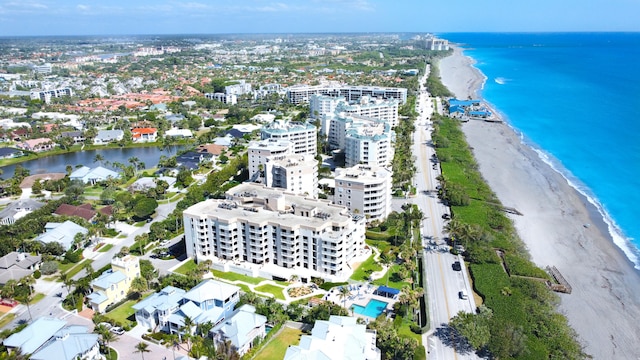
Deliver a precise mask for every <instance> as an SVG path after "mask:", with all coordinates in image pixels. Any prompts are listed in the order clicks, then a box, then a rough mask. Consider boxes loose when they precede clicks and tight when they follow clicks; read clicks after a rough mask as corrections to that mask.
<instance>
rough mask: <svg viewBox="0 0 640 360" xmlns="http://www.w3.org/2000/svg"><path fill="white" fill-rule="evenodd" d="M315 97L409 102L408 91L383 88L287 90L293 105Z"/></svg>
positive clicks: (339, 86)
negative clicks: (365, 98)
mask: <svg viewBox="0 0 640 360" xmlns="http://www.w3.org/2000/svg"><path fill="white" fill-rule="evenodd" d="M313 95H326V96H331V97H338V98H344V99H346V100H347V101H348V102H351V101H359V100H360V98H362V97H363V96H368V97H370V98H378V99H396V100H398V101H399V102H400V104H404V103H405V102H406V101H407V89H404V88H392V87H382V86H359V85H358V86H356V85H344V84H322V85H314V86H311V85H295V86H291V87H289V88H287V99H289V102H290V103H292V104H296V105H298V104H302V103H306V102H309V99H311V96H313Z"/></svg>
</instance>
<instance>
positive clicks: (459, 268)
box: [451, 261, 462, 271]
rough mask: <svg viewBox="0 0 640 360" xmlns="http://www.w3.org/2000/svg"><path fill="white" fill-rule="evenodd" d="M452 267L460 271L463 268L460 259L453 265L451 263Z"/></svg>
mask: <svg viewBox="0 0 640 360" xmlns="http://www.w3.org/2000/svg"><path fill="white" fill-rule="evenodd" d="M451 267H452V268H453V270H455V271H460V270H462V266H461V265H460V261H456V262H454V263H453V265H451Z"/></svg>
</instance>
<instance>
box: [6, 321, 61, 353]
mask: <svg viewBox="0 0 640 360" xmlns="http://www.w3.org/2000/svg"><path fill="white" fill-rule="evenodd" d="M65 325H66V322H65V321H63V320H58V319H53V318H46V317H41V318H38V319H36V320H34V321H33V322H32V323H31V324H29V325H28V326H27V327H26V328H24V329H22V331H20V332H17V333H15V334H13V335H11V336H9V337H8V338H6V339H5V340H4V342H3V344H4V346H6V347H11V348H19V349H20V351H21V352H22V353H23V354H32V353H33V352H35V351H36V350H38V349H39V348H40V347H41V346H42V345H43V344H44V343H45V342H47V340H49V339H50V338H51V337H52V336H53V335H55V333H57V332H58V331H59V330H60V329H62V328H63V327H64V326H65Z"/></svg>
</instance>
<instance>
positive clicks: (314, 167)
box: [264, 154, 318, 198]
mask: <svg viewBox="0 0 640 360" xmlns="http://www.w3.org/2000/svg"><path fill="white" fill-rule="evenodd" d="M264 180H265V181H264V184H265V185H267V186H268V187H274V188H282V189H285V190H287V191H288V192H290V193H293V194H297V195H304V196H308V197H313V198H317V197H318V161H317V160H316V159H315V158H314V157H313V156H311V155H295V154H292V155H273V156H269V157H268V158H267V159H266V163H265V171H264Z"/></svg>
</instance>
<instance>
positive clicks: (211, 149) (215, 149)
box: [196, 144, 227, 156]
mask: <svg viewBox="0 0 640 360" xmlns="http://www.w3.org/2000/svg"><path fill="white" fill-rule="evenodd" d="M196 151H197V152H199V153H208V154H211V155H213V156H220V155H221V154H222V153H224V152H225V151H227V147H226V146H223V145H216V144H203V145H199V146H198V147H197V148H196Z"/></svg>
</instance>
